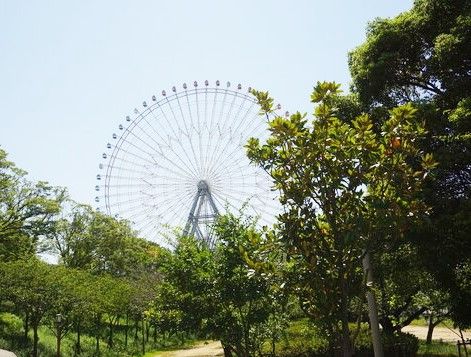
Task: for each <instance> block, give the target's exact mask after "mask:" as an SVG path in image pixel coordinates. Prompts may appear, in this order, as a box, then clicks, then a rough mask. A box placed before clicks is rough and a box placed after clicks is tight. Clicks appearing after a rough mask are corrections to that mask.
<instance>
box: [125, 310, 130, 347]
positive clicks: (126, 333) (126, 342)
mask: <svg viewBox="0 0 471 357" xmlns="http://www.w3.org/2000/svg"><path fill="white" fill-rule="evenodd" d="M128 326H129V314H126V327H125V328H124V346H126V347H128Z"/></svg>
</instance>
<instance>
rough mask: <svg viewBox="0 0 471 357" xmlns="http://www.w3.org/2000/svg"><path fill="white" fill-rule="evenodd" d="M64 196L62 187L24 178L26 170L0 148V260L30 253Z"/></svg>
mask: <svg viewBox="0 0 471 357" xmlns="http://www.w3.org/2000/svg"><path fill="white" fill-rule="evenodd" d="M65 197H66V191H65V189H63V188H55V187H52V186H50V185H48V184H47V183H46V182H42V181H40V182H37V183H32V182H30V181H29V180H27V179H26V172H25V171H23V170H21V169H19V168H17V167H16V166H15V164H14V163H12V162H10V161H8V160H7V154H6V152H5V151H4V150H2V149H0V260H1V261H5V260H13V259H18V258H20V257H25V256H31V255H34V254H35V253H36V252H37V250H38V249H39V248H40V247H39V246H38V241H39V240H40V238H41V237H42V236H45V235H48V234H50V232H51V230H52V228H53V225H54V218H55V216H56V215H57V214H58V212H59V210H60V205H61V202H62V201H63V200H64V199H65Z"/></svg>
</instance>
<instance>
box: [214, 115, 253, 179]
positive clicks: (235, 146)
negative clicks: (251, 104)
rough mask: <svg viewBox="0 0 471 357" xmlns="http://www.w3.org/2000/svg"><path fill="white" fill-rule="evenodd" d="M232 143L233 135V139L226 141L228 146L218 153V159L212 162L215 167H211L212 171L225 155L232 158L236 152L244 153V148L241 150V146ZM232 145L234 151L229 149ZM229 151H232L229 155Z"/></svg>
mask: <svg viewBox="0 0 471 357" xmlns="http://www.w3.org/2000/svg"><path fill="white" fill-rule="evenodd" d="M247 113H248V112H246V114H245V115H247ZM247 140H248V138H247ZM231 141H232V135H231V139H230V140H228V141H225V144H226V145H224V147H223V149H222V150H220V151H219V152H218V153H217V156H216V158H215V159H214V160H212V163H213V166H212V167H211V169H213V170H214V165H217V164H218V163H219V162H220V160H221V158H223V157H225V154H227V155H229V157H230V155H232V154H233V153H234V152H237V151H241V150H242V151H243V150H244V148H243V147H242V148H241V147H240V146H239V145H235V144H232V143H231ZM231 144H232V150H231V149H229V147H230V146H231ZM228 149H229V150H230V151H229V152H228V153H227V150H228ZM211 169H210V171H211Z"/></svg>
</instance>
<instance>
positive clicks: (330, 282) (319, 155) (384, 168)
mask: <svg viewBox="0 0 471 357" xmlns="http://www.w3.org/2000/svg"><path fill="white" fill-rule="evenodd" d="M253 94H254V95H255V96H256V97H257V99H258V100H259V101H260V102H261V106H262V107H263V106H264V105H265V106H268V107H269V103H268V102H267V101H266V98H267V95H266V93H262V92H258V91H254V92H253ZM338 97H339V85H337V84H335V83H318V84H317V85H316V87H315V88H314V91H313V93H312V95H311V101H312V102H313V103H317V106H316V108H315V111H314V116H315V119H314V120H313V121H312V122H311V123H309V124H308V122H307V120H306V118H305V115H302V114H300V113H295V114H292V115H291V116H290V117H289V118H282V117H275V118H274V119H272V120H270V121H269V130H270V132H271V136H270V137H269V139H268V140H267V141H266V143H263V144H261V143H260V142H259V140H258V139H256V138H252V139H250V140H249V143H248V144H247V152H248V156H249V158H250V159H251V160H252V161H253V162H255V163H256V164H258V165H260V166H261V167H262V168H263V169H264V170H266V171H267V172H268V173H269V174H270V175H271V177H272V178H273V181H274V186H275V188H276V189H278V190H279V191H280V201H281V203H282V204H283V205H284V207H285V213H283V214H281V215H280V216H279V229H280V233H281V236H282V238H281V239H282V245H283V249H284V251H285V252H286V254H287V256H288V261H289V263H288V267H290V266H291V269H292V270H295V271H296V273H297V274H298V276H299V278H298V281H297V282H296V285H297V293H298V296H299V297H300V299H301V304H302V306H303V309H304V310H305V312H306V313H307V314H308V315H309V316H311V317H313V318H315V319H316V321H318V322H319V323H320V324H321V325H322V330H323V331H326V332H327V336H328V337H329V339H330V342H331V343H332V344H335V343H337V342H338V341H340V340H341V341H342V344H343V346H344V347H343V348H344V350H346V349H348V345H350V341H349V338H350V337H349V327H348V318H349V317H348V316H349V311H348V308H349V304H350V300H351V298H352V296H354V295H358V294H359V289H360V285H361V284H360V283H361V275H360V271H361V269H360V262H361V256H362V254H363V252H364V250H365V249H372V250H378V249H379V250H383V249H384V248H385V244H386V243H388V241H389V242H391V241H393V240H394V239H398V238H400V237H402V236H403V235H404V233H405V231H406V230H407V229H408V227H409V225H410V223H411V222H412V221H417V220H419V219H420V218H421V217H422V216H423V215H424V214H425V213H426V207H425V205H424V204H423V202H422V201H421V199H420V197H419V195H418V192H419V191H420V189H421V186H422V182H423V180H424V178H425V177H426V176H427V174H428V172H429V170H431V169H432V168H433V167H434V166H435V162H434V160H433V159H432V157H431V156H430V155H428V154H423V153H422V152H421V151H420V150H419V149H418V148H417V141H418V140H419V139H420V137H421V136H423V135H424V134H425V131H424V130H423V128H422V126H421V125H420V124H419V123H417V122H416V121H415V120H414V114H415V110H414V109H413V108H412V106H410V105H405V106H402V107H398V108H395V109H393V110H391V112H390V116H389V118H388V119H387V120H386V121H385V122H384V124H383V125H382V127H381V132H380V133H377V132H375V131H374V130H373V124H372V121H371V118H370V117H369V116H368V115H360V116H358V117H356V118H352V119H351V120H350V122H344V121H341V120H340V119H338V118H337V117H336V115H335V113H336V108H335V107H333V105H335V103H337V102H338ZM339 322H340V325H339ZM340 336H342V337H341V338H340Z"/></svg>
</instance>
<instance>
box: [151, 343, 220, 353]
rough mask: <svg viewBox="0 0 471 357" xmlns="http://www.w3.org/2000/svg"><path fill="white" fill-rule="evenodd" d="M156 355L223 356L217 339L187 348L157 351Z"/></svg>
mask: <svg viewBox="0 0 471 357" xmlns="http://www.w3.org/2000/svg"><path fill="white" fill-rule="evenodd" d="M156 356H158V357H209V356H224V352H223V350H222V346H221V343H220V342H219V341H208V342H204V343H201V344H199V345H196V346H194V347H192V348H190V349H187V350H178V351H168V352H163V353H159V354H157V355H156Z"/></svg>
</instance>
